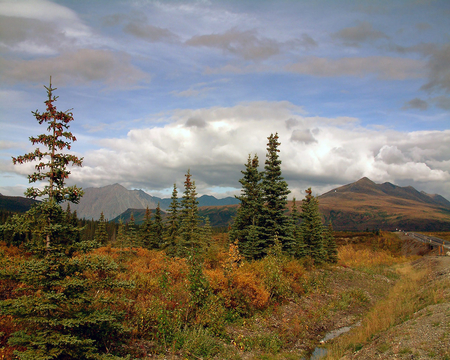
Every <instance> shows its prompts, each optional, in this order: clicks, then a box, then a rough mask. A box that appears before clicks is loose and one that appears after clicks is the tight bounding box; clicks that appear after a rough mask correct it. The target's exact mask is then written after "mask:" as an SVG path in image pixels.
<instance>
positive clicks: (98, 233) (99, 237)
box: [94, 211, 109, 245]
mask: <svg viewBox="0 0 450 360" xmlns="http://www.w3.org/2000/svg"><path fill="white" fill-rule="evenodd" d="M108 239H109V238H108V232H107V231H106V220H105V215H104V214H103V211H102V213H101V214H100V219H99V220H98V225H97V229H96V230H95V235H94V240H95V241H97V243H98V244H100V245H106V243H107V242H108Z"/></svg>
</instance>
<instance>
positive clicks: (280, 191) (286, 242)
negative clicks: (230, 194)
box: [261, 133, 295, 254]
mask: <svg viewBox="0 0 450 360" xmlns="http://www.w3.org/2000/svg"><path fill="white" fill-rule="evenodd" d="M267 139H268V140H269V142H268V144H267V154H266V162H265V166H264V170H265V171H264V176H263V179H262V190H263V194H264V202H265V206H264V208H263V213H262V215H263V218H262V227H263V233H262V234H261V235H262V236H261V237H262V240H263V243H264V248H265V249H268V248H269V247H270V246H272V245H273V243H274V239H275V236H278V240H279V241H280V242H281V244H282V247H283V251H286V252H288V253H290V254H293V252H294V251H295V242H294V239H293V237H292V222H291V219H290V218H289V216H288V215H287V214H286V211H287V196H288V194H289V193H290V190H289V189H288V184H287V182H286V181H284V179H283V177H282V176H281V160H280V158H279V155H278V153H279V152H280V150H279V149H278V147H279V146H280V143H279V142H278V134H277V133H276V134H275V135H273V134H271V135H270V136H269V137H268V138H267Z"/></svg>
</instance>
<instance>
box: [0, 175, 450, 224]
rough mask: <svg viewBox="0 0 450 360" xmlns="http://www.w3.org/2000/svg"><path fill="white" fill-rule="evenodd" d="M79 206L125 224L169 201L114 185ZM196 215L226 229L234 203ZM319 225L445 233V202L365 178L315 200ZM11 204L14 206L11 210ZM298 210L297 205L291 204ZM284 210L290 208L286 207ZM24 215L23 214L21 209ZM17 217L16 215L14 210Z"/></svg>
mask: <svg viewBox="0 0 450 360" xmlns="http://www.w3.org/2000/svg"><path fill="white" fill-rule="evenodd" d="M84 191H85V195H84V196H83V198H82V200H81V201H80V203H79V204H77V205H74V204H71V209H72V210H76V211H77V214H78V216H79V217H80V218H86V219H98V218H99V217H100V213H101V212H102V211H103V213H104V215H105V218H107V219H113V221H119V219H122V220H123V221H124V222H127V221H128V220H129V218H130V216H131V214H133V216H134V217H135V220H136V223H140V222H141V221H142V220H143V217H144V214H145V208H146V207H147V206H148V207H149V208H150V209H154V208H156V206H157V204H158V203H159V204H160V207H161V209H162V210H165V209H167V207H168V206H169V204H170V202H171V200H170V199H160V198H158V197H155V196H151V195H149V194H147V193H145V192H144V191H142V190H127V189H125V188H124V187H123V186H121V185H119V184H114V185H108V186H104V187H101V188H87V189H85V190H84ZM198 200H199V213H200V214H199V215H200V216H201V217H206V216H208V217H209V219H210V222H211V225H212V226H215V227H226V226H229V225H230V224H231V222H232V218H233V216H235V214H236V211H237V208H238V205H237V204H238V203H239V201H238V200H237V199H235V198H232V197H228V198H225V199H216V198H215V197H213V196H208V195H203V196H201V197H199V198H198ZM318 200H319V208H320V211H321V213H322V216H323V219H324V221H325V222H328V221H331V222H332V224H333V227H334V229H335V230H355V231H364V230H367V229H368V230H375V229H381V230H395V229H404V230H407V231H450V202H449V201H448V200H447V199H445V198H444V197H442V196H440V195H437V194H427V193H425V192H419V191H417V190H416V189H414V188H413V187H411V186H406V187H401V186H397V185H394V184H391V183H389V182H385V183H383V184H376V183H375V182H373V181H371V180H370V179H368V178H362V179H360V180H358V181H356V182H354V183H351V184H348V185H344V186H341V187H338V188H336V189H333V190H331V191H329V192H327V193H325V194H322V195H320V196H319V197H318ZM26 201H28V202H29V200H28V199H24V198H20V197H8V196H2V195H0V208H2V209H6V210H12V207H14V206H16V207H17V206H19V207H20V208H21V209H22V208H23V207H24V206H25V207H26V206H29V204H28V203H26ZM14 204H16V205H14ZM297 206H298V207H299V209H300V206H301V201H297ZM288 207H289V209H291V208H292V202H291V201H290V202H288ZM25 210H26V209H25ZM20 211H21V210H20Z"/></svg>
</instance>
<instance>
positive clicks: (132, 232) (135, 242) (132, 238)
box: [127, 213, 141, 248]
mask: <svg viewBox="0 0 450 360" xmlns="http://www.w3.org/2000/svg"><path fill="white" fill-rule="evenodd" d="M127 246H129V247H130V248H133V247H139V246H141V244H140V241H139V237H138V233H137V229H136V222H135V221H134V215H133V213H132V214H131V216H130V221H129V222H128V224H127Z"/></svg>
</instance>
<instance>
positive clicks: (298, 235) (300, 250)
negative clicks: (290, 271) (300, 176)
mask: <svg viewBox="0 0 450 360" xmlns="http://www.w3.org/2000/svg"><path fill="white" fill-rule="evenodd" d="M291 219H292V237H293V238H294V241H295V248H294V252H293V255H294V256H295V257H296V258H302V257H304V256H306V255H307V249H306V245H305V243H304V241H303V236H302V231H301V229H300V225H299V221H300V212H299V211H298V209H297V204H296V199H295V198H294V199H293V201H292V210H291Z"/></svg>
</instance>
